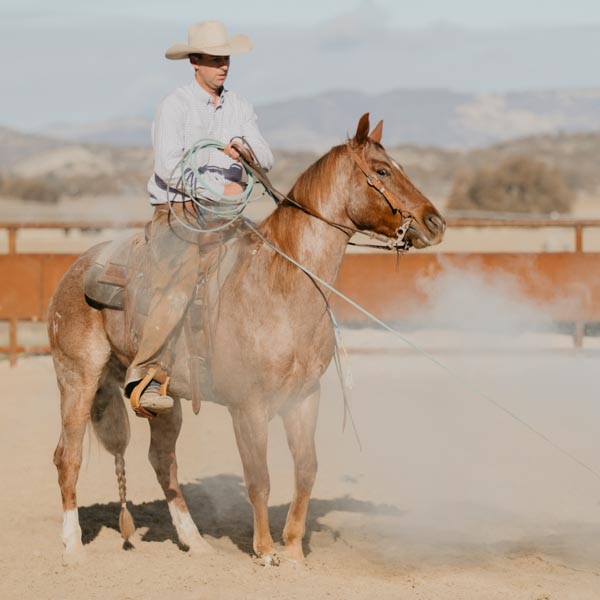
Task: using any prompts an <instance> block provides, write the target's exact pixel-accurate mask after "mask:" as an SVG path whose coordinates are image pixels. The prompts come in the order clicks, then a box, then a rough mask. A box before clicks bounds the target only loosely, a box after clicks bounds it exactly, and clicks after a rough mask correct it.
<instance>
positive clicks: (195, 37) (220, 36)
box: [165, 21, 252, 60]
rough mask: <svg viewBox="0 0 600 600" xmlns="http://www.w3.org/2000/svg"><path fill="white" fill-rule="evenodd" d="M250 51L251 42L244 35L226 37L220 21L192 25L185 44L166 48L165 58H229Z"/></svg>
mask: <svg viewBox="0 0 600 600" xmlns="http://www.w3.org/2000/svg"><path fill="white" fill-rule="evenodd" d="M250 50H252V41H251V40H250V38H249V37H248V36H246V35H233V36H231V37H230V38H228V37H227V31H226V30H225V25H223V23H221V21H204V22H203V23H194V25H192V26H191V27H190V30H189V32H188V43H187V44H175V45H174V46H171V47H170V48H167V51H166V52H165V56H166V57H167V58H170V59H171V60H180V59H182V58H187V57H188V56H189V55H190V54H211V55H212V56H229V55H231V54H243V53H244V52H250Z"/></svg>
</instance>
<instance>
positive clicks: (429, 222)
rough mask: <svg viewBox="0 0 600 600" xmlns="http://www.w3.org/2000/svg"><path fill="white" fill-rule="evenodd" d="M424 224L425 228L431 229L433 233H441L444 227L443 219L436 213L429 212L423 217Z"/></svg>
mask: <svg viewBox="0 0 600 600" xmlns="http://www.w3.org/2000/svg"><path fill="white" fill-rule="evenodd" d="M425 225H426V226H427V229H429V231H431V233H433V234H434V235H439V234H440V233H443V231H444V229H446V223H445V221H444V219H443V218H442V217H441V216H440V215H438V214H429V215H427V216H426V217H425Z"/></svg>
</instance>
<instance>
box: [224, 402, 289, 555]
mask: <svg viewBox="0 0 600 600" xmlns="http://www.w3.org/2000/svg"><path fill="white" fill-rule="evenodd" d="M230 413H231V418H232V420H233V429H234V431H235V438H236V440H237V445H238V449H239V451H240V457H241V459H242V466H243V468H244V480H245V482H246V489H247V491H248V498H249V500H250V503H251V504H252V511H253V513H254V536H253V544H252V545H253V548H254V552H255V553H256V555H257V556H258V557H260V558H262V559H263V561H264V563H265V564H266V565H269V564H278V563H279V559H278V558H277V555H276V554H275V549H274V546H273V538H272V537H271V531H270V528H269V511H268V504H267V503H268V500H269V492H270V481H269V470H268V467H267V441H268V426H269V417H268V413H267V409H266V407H264V406H261V405H260V404H257V405H252V406H251V407H250V408H247V407H246V408H243V409H242V408H234V409H230Z"/></svg>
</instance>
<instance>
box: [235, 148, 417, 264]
mask: <svg viewBox="0 0 600 600" xmlns="http://www.w3.org/2000/svg"><path fill="white" fill-rule="evenodd" d="M238 139H240V140H241V143H237V142H236V143H235V144H233V145H234V147H235V149H236V150H237V151H238V152H239V153H240V157H239V159H238V160H240V162H242V163H243V165H244V167H245V168H246V169H247V170H248V171H250V173H251V174H252V175H253V176H254V177H255V179H256V180H257V181H259V182H260V183H261V184H262V186H263V187H264V188H265V190H266V192H267V193H268V194H269V196H271V198H273V200H274V201H275V203H276V204H278V205H282V204H285V203H288V204H290V205H292V206H294V207H295V208H298V209H299V210H301V211H302V212H304V213H306V214H307V215H309V216H311V217H314V218H316V219H319V220H320V221H323V223H326V224H327V225H329V226H330V227H335V228H336V229H339V230H340V231H342V232H343V233H345V234H346V235H348V236H349V237H351V236H352V235H353V234H355V233H360V234H362V235H366V236H368V237H370V238H371V239H376V240H379V241H382V242H386V243H385V245H382V244H363V243H357V242H348V245H350V246H360V247H363V248H377V249H379V250H391V251H395V252H398V253H402V252H406V251H408V250H409V249H410V247H411V244H410V241H408V240H405V239H404V238H405V237H406V234H407V233H408V229H409V227H410V225H411V223H412V221H413V216H412V215H411V214H410V213H409V212H408V211H405V210H404V209H403V208H402V206H401V202H400V199H399V198H398V196H396V195H395V194H394V193H392V192H390V191H389V190H387V189H386V188H385V186H384V185H383V184H382V183H381V180H380V179H379V178H378V177H377V176H376V175H375V173H372V172H369V167H368V165H367V164H366V161H365V160H364V159H363V158H362V157H359V156H358V155H357V154H356V153H355V152H354V150H352V148H351V147H350V145H349V144H346V146H347V147H348V152H349V154H350V157H351V158H352V160H353V161H354V162H355V163H356V165H357V166H358V167H359V169H360V170H361V171H362V172H363V173H364V174H365V176H366V178H367V182H368V183H369V185H370V186H371V187H373V188H375V189H376V190H377V191H378V192H379V193H380V194H381V195H382V196H383V197H384V198H385V200H386V202H387V203H388V205H389V207H390V209H391V210H392V213H393V214H400V215H401V216H402V221H401V224H400V227H399V228H398V229H397V231H396V237H395V238H394V239H390V238H388V237H387V236H384V235H381V234H378V233H374V232H370V231H362V230H360V229H356V228H355V227H351V226H349V225H342V224H340V223H336V222H335V221H331V220H330V219H327V218H326V217H324V216H323V215H321V214H320V213H318V212H317V211H314V210H310V209H308V208H306V207H305V206H303V205H302V204H300V203H299V202H297V201H296V200H294V199H292V198H290V197H289V196H287V195H285V194H282V193H281V192H280V191H279V190H277V189H276V188H275V187H274V186H273V184H272V183H271V181H270V179H269V177H268V175H267V174H266V172H265V171H264V169H263V168H262V167H261V166H260V165H259V163H258V160H257V159H256V155H255V154H254V151H253V150H252V148H251V147H250V145H249V144H248V142H247V141H246V140H245V139H244V138H238Z"/></svg>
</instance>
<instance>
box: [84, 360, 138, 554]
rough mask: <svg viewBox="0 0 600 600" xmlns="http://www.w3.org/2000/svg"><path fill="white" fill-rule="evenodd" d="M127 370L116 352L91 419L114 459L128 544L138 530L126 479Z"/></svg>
mask: <svg viewBox="0 0 600 600" xmlns="http://www.w3.org/2000/svg"><path fill="white" fill-rule="evenodd" d="M124 378H125V369H124V367H123V366H122V365H121V364H120V363H119V361H118V360H117V359H116V357H115V356H114V355H113V356H112V357H111V360H110V361H109V362H108V364H107V365H106V368H105V370H104V372H103V374H102V378H101V380H100V385H99V386H98V390H97V391H96V395H95V397H94V402H93V405H92V411H91V420H92V425H93V427H94V431H95V433H96V436H97V437H98V439H99V440H100V442H101V443H102V445H103V446H104V448H106V450H107V451H108V452H109V453H110V454H112V455H113V456H114V458H115V472H116V475H117V482H118V485H119V498H120V500H121V512H120V514H119V530H120V532H121V537H122V538H123V539H124V540H125V544H126V545H127V544H129V538H130V537H131V536H132V535H133V534H134V533H135V525H134V522H133V518H132V517H131V514H130V512H129V510H128V509H127V481H126V478H125V459H124V455H125V450H126V449H127V445H128V444H129V439H130V429H129V417H128V415H127V410H126V409H125V405H124V403H123V396H122V394H121V387H120V385H119V384H122V382H123V380H124Z"/></svg>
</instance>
